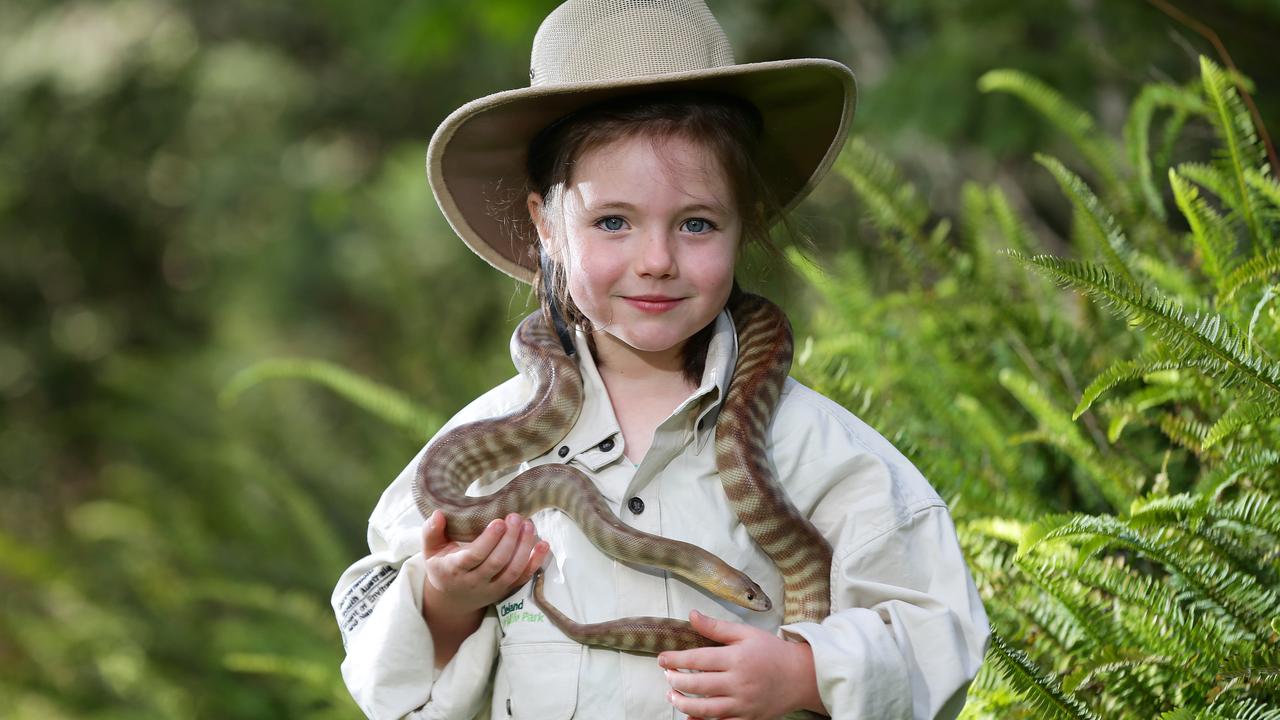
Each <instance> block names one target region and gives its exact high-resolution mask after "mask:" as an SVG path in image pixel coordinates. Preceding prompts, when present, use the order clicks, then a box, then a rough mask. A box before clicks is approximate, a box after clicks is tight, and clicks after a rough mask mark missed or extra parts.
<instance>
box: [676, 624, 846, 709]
mask: <svg viewBox="0 0 1280 720" xmlns="http://www.w3.org/2000/svg"><path fill="white" fill-rule="evenodd" d="M689 622H691V623H693V629H694V630H697V631H698V633H699V634H701V635H703V636H704V637H707V638H710V639H712V640H715V641H717V642H722V643H724V646H723V647H708V648H696V649H693V650H680V651H676V652H664V653H662V654H661V655H659V656H658V665H659V666H660V667H663V668H666V670H667V682H668V683H670V684H671V688H672V690H671V692H670V693H669V694H668V696H667V699H668V700H669V701H670V702H671V704H672V705H674V706H675V708H676V709H677V710H679V711H680V712H682V713H685V714H686V715H689V716H690V717H691V718H724V719H725V720H728V719H729V718H734V719H737V718H741V719H742V720H756V719H757V718H777V717H780V716H782V715H785V714H787V713H789V712H792V711H794V710H813V711H816V712H820V713H826V708H825V707H824V706H823V704H822V699H821V698H820V697H819V695H818V682H817V678H816V676H815V675H814V672H813V651H812V649H811V648H810V647H809V645H808V644H807V643H800V642H791V641H789V640H783V639H782V638H780V637H778V636H776V635H774V634H773V633H770V632H765V631H764V630H761V629H759V628H755V627H752V626H750V625H744V624H742V623H736V622H729V621H726V620H716V619H713V618H709V617H707V616H706V615H703V614H702V613H700V612H698V611H697V610H694V611H693V612H690V613H689ZM680 669H687V670H699V671H701V672H696V673H682V672H679V670H680ZM681 693H689V694H693V695H702V696H704V697H700V698H693V697H685V696H684V695H682V694H681Z"/></svg>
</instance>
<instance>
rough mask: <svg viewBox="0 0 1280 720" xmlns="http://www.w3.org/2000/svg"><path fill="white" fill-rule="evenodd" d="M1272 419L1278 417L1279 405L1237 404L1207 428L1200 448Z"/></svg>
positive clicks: (1248, 402)
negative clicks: (1207, 430)
mask: <svg viewBox="0 0 1280 720" xmlns="http://www.w3.org/2000/svg"><path fill="white" fill-rule="evenodd" d="M1274 417H1280V403H1262V402H1250V401H1243V402H1238V403H1236V404H1234V405H1232V406H1231V407H1230V408H1228V409H1227V412H1226V413H1224V414H1223V415H1222V417H1220V418H1218V421H1217V422H1216V423H1214V424H1213V426H1212V427H1210V428H1209V432H1208V433H1206V434H1205V436H1204V442H1203V443H1202V445H1201V447H1202V448H1206V449H1207V448H1211V447H1213V446H1214V445H1216V444H1217V443H1219V442H1221V441H1222V440H1223V438H1226V437H1229V436H1231V435H1233V434H1235V433H1237V432H1239V431H1240V430H1241V429H1242V428H1245V427H1248V426H1250V425H1254V424H1257V423H1260V422H1261V421H1263V420H1266V419H1269V418H1274Z"/></svg>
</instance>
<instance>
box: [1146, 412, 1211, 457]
mask: <svg viewBox="0 0 1280 720" xmlns="http://www.w3.org/2000/svg"><path fill="white" fill-rule="evenodd" d="M1156 425H1157V427H1159V428H1160V431H1161V432H1163V433H1164V434H1165V437H1167V438H1169V439H1170V440H1172V441H1173V442H1174V443H1175V444H1177V445H1179V446H1181V447H1184V448H1186V449H1188V450H1190V451H1191V452H1193V453H1195V454H1196V455H1197V456H1201V455H1204V453H1205V448H1204V436H1205V435H1208V434H1209V426H1208V425H1206V424H1205V423H1202V422H1200V421H1199V420H1196V419H1195V418H1191V417H1187V416H1185V415H1177V414H1174V413H1168V412H1167V413H1161V414H1160V419H1159V420H1158V421H1157V422H1156Z"/></svg>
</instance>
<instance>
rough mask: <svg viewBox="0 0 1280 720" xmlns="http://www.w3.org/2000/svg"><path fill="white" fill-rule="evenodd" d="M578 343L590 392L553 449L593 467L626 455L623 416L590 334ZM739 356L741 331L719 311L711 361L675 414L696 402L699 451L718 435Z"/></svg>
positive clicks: (710, 349) (581, 334)
mask: <svg viewBox="0 0 1280 720" xmlns="http://www.w3.org/2000/svg"><path fill="white" fill-rule="evenodd" d="M573 341H574V346H575V348H576V349H577V354H578V367H579V369H580V370H581V372H582V382H583V386H584V389H585V390H586V392H585V393H584V397H583V401H582V412H581V414H579V416H578V422H577V423H575V424H574V426H573V429H572V430H570V431H569V434H568V435H566V436H565V438H564V439H563V440H561V441H560V443H559V445H558V446H557V449H556V450H553V451H552V453H553V456H552V459H553V460H555V459H557V458H556V456H557V455H558V451H559V449H560V448H561V447H567V448H568V451H567V452H566V453H565V455H564V456H563V460H560V462H565V461H567V460H569V459H571V458H576V459H577V460H578V461H579V462H581V463H582V464H583V465H586V466H587V467H588V468H590V469H591V470H592V471H593V472H594V471H596V470H599V469H600V468H602V467H604V466H605V465H607V464H609V463H611V462H613V461H614V460H616V459H618V457H619V456H621V455H622V449H623V448H622V434H621V432H620V430H619V427H618V419H617V417H616V416H615V415H614V413H613V405H612V404H611V403H610V402H609V393H608V391H607V390H606V389H605V386H604V380H603V379H601V377H600V371H599V370H598V369H597V368H596V362H595V358H594V357H592V355H591V349H590V346H589V343H588V342H587V336H586V333H584V332H582V331H581V330H577V331H575V332H574V337H573ZM737 357H738V336H737V333H736V332H735V331H734V327H733V320H732V319H731V318H730V316H729V313H728V312H727V311H723V310H722V311H721V312H720V314H719V315H717V316H716V320H715V329H714V330H713V331H712V335H711V341H710V342H709V343H708V345H707V362H706V365H705V366H704V368H703V370H702V382H701V383H700V384H699V385H698V389H697V390H694V391H693V394H691V395H690V396H689V397H688V398H687V399H686V400H685V401H684V402H683V403H681V404H680V406H679V407H677V408H676V410H675V412H674V413H673V414H677V413H680V412H684V411H685V410H686V409H688V408H690V407H692V408H694V409H693V410H692V411H691V414H693V415H694V420H693V421H692V423H691V425H690V431H691V432H692V433H694V438H693V442H694V443H695V445H694V449H695V451H696V452H698V453H701V452H702V451H703V448H704V447H705V446H706V444H707V441H708V440H709V439H710V438H712V437H714V436H715V422H716V417H717V415H718V414H719V411H720V404H721V402H722V401H723V400H724V395H725V393H726V392H727V391H728V387H729V378H730V377H731V376H732V375H733V366H734V362H735V361H736V359H737Z"/></svg>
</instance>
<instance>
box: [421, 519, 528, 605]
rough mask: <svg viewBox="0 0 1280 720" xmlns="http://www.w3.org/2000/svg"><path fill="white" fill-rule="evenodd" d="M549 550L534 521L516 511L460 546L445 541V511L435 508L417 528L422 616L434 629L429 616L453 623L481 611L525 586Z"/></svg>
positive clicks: (496, 521) (490, 524)
mask: <svg viewBox="0 0 1280 720" xmlns="http://www.w3.org/2000/svg"><path fill="white" fill-rule="evenodd" d="M548 551H549V546H548V545H547V543H546V542H543V541H541V540H539V539H538V534H537V532H536V531H535V530H534V527H533V521H531V520H525V519H523V518H521V517H520V516H519V515H517V514H515V513H512V514H510V515H508V516H507V517H506V520H505V521H503V520H494V521H493V522H491V523H489V526H488V527H486V528H485V529H484V532H482V533H480V535H479V536H478V537H477V538H476V539H475V540H473V541H471V542H469V543H459V542H454V541H452V540H449V539H448V537H446V535H445V517H444V513H443V512H441V511H440V510H436V511H435V512H433V513H431V517H429V518H427V521H426V522H425V523H423V528H422V554H423V556H424V557H425V558H426V561H427V577H426V580H425V581H424V582H423V585H422V609H423V616H424V617H426V618H427V622H428V623H431V624H432V625H434V624H435V623H434V621H433V617H434V618H436V619H440V620H445V621H452V620H455V619H460V618H464V617H467V616H469V615H473V614H475V613H477V612H478V611H482V610H483V609H484V608H486V607H488V606H490V605H492V604H493V603H495V602H498V601H499V600H501V599H503V598H505V597H507V596H508V595H510V594H511V593H512V592H514V591H515V590H516V588H518V587H520V586H521V585H523V584H525V583H526V582H528V581H529V578H530V577H532V576H533V572H534V571H535V570H537V569H538V568H539V567H540V566H541V565H542V560H543V558H545V557H546V556H547V552H548Z"/></svg>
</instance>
